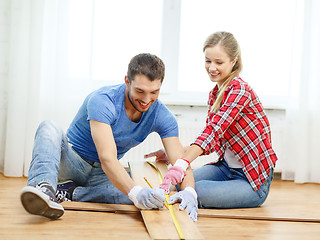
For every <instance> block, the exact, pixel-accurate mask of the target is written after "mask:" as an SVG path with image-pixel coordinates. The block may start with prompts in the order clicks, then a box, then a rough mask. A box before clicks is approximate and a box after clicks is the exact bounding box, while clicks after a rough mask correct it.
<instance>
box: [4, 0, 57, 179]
mask: <svg viewBox="0 0 320 240" xmlns="http://www.w3.org/2000/svg"><path fill="white" fill-rule="evenodd" d="M8 2H9V3H8V5H7V7H8V12H9V13H10V14H9V16H10V19H9V22H10V24H9V25H10V26H11V27H10V28H9V36H8V38H9V51H8V55H9V57H8V81H7V85H6V88H7V89H6V93H7V98H8V99H7V102H8V105H7V112H6V125H5V147H4V163H3V172H4V174H5V175H6V176H14V177H18V176H23V175H25V176H26V175H27V172H28V169H29V163H30V161H31V153H32V146H33V138H34V134H35V131H36V128H37V126H38V124H39V122H40V121H41V120H43V119H45V118H51V117H53V116H54V115H55V111H52V110H53V109H55V107H54V105H55V99H56V91H55V89H56V88H57V87H59V85H58V84H59V82H57V81H55V76H56V65H57V64H56V62H57V59H56V55H57V54H56V52H57V47H56V46H57V36H56V35H57V31H56V29H57V23H58V4H57V2H58V1H56V0H45V1H43V0H23V1H21V0H11V1H8Z"/></svg>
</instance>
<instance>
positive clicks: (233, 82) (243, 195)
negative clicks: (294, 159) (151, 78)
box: [161, 32, 277, 208]
mask: <svg viewBox="0 0 320 240" xmlns="http://www.w3.org/2000/svg"><path fill="white" fill-rule="evenodd" d="M203 51H204V54H205V69H206V71H207V73H208V76H209V78H210V80H211V81H212V82H215V83H216V86H215V87H214V88H213V89H212V91H211V92H210V93H209V100H208V105H209V109H208V117H207V120H206V126H205V128H204V130H203V131H202V132H201V133H200V134H199V136H198V138H197V139H196V140H195V142H194V143H192V144H191V145H190V146H189V147H187V148H186V151H185V152H184V154H183V156H182V157H181V158H180V159H178V160H177V161H176V162H175V164H174V165H173V166H172V167H171V168H170V169H169V171H168V173H167V174H166V176H165V180H164V182H163V184H162V186H161V188H163V189H164V190H165V191H168V189H169V187H170V184H173V185H175V184H178V183H181V181H182V179H183V178H184V177H185V174H186V169H187V168H188V166H189V165H190V163H191V162H192V161H193V160H195V159H196V158H197V157H198V156H200V155H203V154H211V153H213V152H216V153H217V154H218V156H219V158H218V160H217V161H215V162H213V163H210V164H207V165H204V166H202V167H201V168H199V169H196V170H195V171H194V172H193V173H194V179H195V190H196V194H197V197H198V204H199V207H201V208H245V207H256V206H259V205H261V204H262V203H263V202H264V201H265V200H266V198H267V196H268V192H269V187H270V184H271V181H272V178H273V168H274V165H275V162H276V161H277V156H276V155H275V152H274V151H273V149H272V146H271V133H270V126H269V121H268V118H267V116H266V114H265V112H264V109H263V106H262V104H261V102H260V100H259V98H258V96H257V95H256V93H255V92H254V91H253V90H252V88H251V87H250V86H249V85H248V84H247V83H246V82H245V81H244V80H242V79H241V78H240V76H239V73H240V72H241V70H242V61H241V52H240V47H239V45H238V42H237V40H236V39H235V38H234V36H233V35H232V34H231V33H228V32H216V33H214V34H212V35H210V36H209V37H208V38H207V40H206V41H205V44H204V47H203ZM188 195H190V194H189V193H184V191H181V192H179V193H178V194H177V195H173V196H172V198H171V202H176V201H182V202H183V201H184V200H185V199H186V198H188Z"/></svg>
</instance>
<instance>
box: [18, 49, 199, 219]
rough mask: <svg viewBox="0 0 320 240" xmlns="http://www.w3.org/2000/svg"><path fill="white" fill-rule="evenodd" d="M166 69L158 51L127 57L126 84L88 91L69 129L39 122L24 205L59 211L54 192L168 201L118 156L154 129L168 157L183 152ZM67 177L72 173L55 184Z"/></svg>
mask: <svg viewBox="0 0 320 240" xmlns="http://www.w3.org/2000/svg"><path fill="white" fill-rule="evenodd" d="M164 72H165V67H164V64H163V62H162V60H161V59H160V58H158V57H157V56H155V55H151V54H139V55H137V56H135V57H133V58H132V59H131V61H130V63H129V66H128V72H127V76H125V84H120V85H114V86H106V87H102V88H100V89H98V90H96V91H94V92H92V93H91V94H89V95H88V97H87V98H86V99H85V101H84V103H83V104H82V106H81V107H80V109H79V111H78V113H77V115H76V116H75V118H74V120H73V121H72V123H71V125H70V127H69V129H68V130H67V134H66V135H65V133H64V132H63V131H62V130H61V129H60V128H59V127H58V126H57V125H56V124H55V123H53V122H52V121H44V122H42V123H41V124H40V125H39V128H38V130H37V132H36V136H35V142H34V149H33V156H32V161H31V165H30V169H29V176H28V183H27V185H28V186H26V187H24V188H23V189H22V190H21V202H22V205H23V206H24V208H25V209H26V211H28V212H29V213H31V214H35V215H41V216H44V217H48V218H50V219H57V218H59V217H61V216H62V215H63V213H64V209H63V207H62V206H61V205H60V204H59V203H58V201H57V199H56V197H58V200H59V201H60V202H61V201H63V200H65V199H70V200H73V201H87V202H103V203H118V204H132V202H133V204H134V205H135V206H136V207H138V208H140V209H153V208H155V209H158V208H162V207H163V202H164V201H165V200H166V198H165V195H164V191H163V190H162V189H159V188H153V189H151V188H149V187H145V188H143V187H141V186H138V185H136V184H135V183H134V181H133V180H132V179H131V178H130V176H129V174H128V172H126V170H125V169H124V168H123V166H122V165H121V164H120V163H119V159H121V157H122V156H123V155H124V154H125V153H126V152H127V151H128V150H130V149H131V148H132V147H134V146H136V145H138V144H139V143H141V142H143V140H144V139H145V138H146V137H147V136H148V135H149V134H150V133H151V132H157V133H158V134H159V135H160V137H161V140H162V143H163V146H164V148H165V150H166V153H167V155H168V158H169V159H170V160H173V159H178V158H179V157H180V156H181V155H182V152H183V149H182V146H181V144H180V142H179V139H178V125H177V122H176V120H175V118H174V116H173V114H172V113H171V112H170V111H169V110H168V109H167V108H166V107H165V105H164V104H162V103H161V102H160V101H159V100H158V96H159V92H160V87H161V84H162V81H163V79H164ZM66 180H72V181H68V182H64V183H63V184H58V181H59V182H62V181H66ZM190 182H192V181H190ZM191 186H192V183H191ZM193 187H194V186H193Z"/></svg>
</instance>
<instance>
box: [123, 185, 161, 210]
mask: <svg viewBox="0 0 320 240" xmlns="http://www.w3.org/2000/svg"><path fill="white" fill-rule="evenodd" d="M128 197H129V199H130V200H131V201H132V202H133V203H134V205H135V206H136V207H137V208H140V209H152V208H162V207H163V203H164V202H165V201H166V197H165V195H164V191H163V190H162V189H160V188H149V187H145V188H143V187H141V186H134V187H133V188H132V189H131V190H130V192H129V193H128Z"/></svg>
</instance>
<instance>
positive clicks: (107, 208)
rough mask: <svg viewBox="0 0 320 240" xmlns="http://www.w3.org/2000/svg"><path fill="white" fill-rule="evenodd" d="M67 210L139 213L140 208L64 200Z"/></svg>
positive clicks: (63, 204)
mask: <svg viewBox="0 0 320 240" xmlns="http://www.w3.org/2000/svg"><path fill="white" fill-rule="evenodd" d="M61 205H62V206H63V207H64V209H65V210H79V211H93V212H112V213H138V212H139V209H138V208H136V207H135V206H134V205H124V204H106V203H91V202H74V201H71V202H62V203H61Z"/></svg>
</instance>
